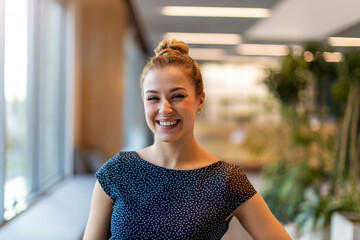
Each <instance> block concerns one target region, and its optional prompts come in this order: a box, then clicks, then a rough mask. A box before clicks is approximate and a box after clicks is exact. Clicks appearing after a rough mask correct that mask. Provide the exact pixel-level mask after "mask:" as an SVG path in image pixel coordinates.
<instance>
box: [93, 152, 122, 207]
mask: <svg viewBox="0 0 360 240" xmlns="http://www.w3.org/2000/svg"><path fill="white" fill-rule="evenodd" d="M117 160H118V155H115V156H114V157H112V158H111V159H109V160H108V161H107V162H106V163H105V164H104V165H103V166H102V167H101V168H100V169H99V170H98V171H97V172H96V173H95V177H96V179H97V180H98V182H99V183H100V185H101V187H102V189H103V190H104V192H105V193H106V194H107V195H108V196H109V197H110V198H111V200H112V201H113V202H115V200H116V198H115V195H114V190H113V189H114V187H113V185H114V174H115V172H116V171H115V170H116V162H117Z"/></svg>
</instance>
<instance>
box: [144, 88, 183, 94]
mask: <svg viewBox="0 0 360 240" xmlns="http://www.w3.org/2000/svg"><path fill="white" fill-rule="evenodd" d="M178 90H184V91H187V90H186V88H183V87H176V88H172V89H170V92H171V93H172V92H176V91H178ZM145 93H159V92H158V91H156V90H147V91H146V92H145Z"/></svg>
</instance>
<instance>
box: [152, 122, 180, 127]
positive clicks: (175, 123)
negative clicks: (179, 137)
mask: <svg viewBox="0 0 360 240" xmlns="http://www.w3.org/2000/svg"><path fill="white" fill-rule="evenodd" d="M179 122H180V120H171V121H156V123H157V124H159V126H161V127H162V128H166V129H171V128H174V127H176V126H177V125H178V123H179Z"/></svg>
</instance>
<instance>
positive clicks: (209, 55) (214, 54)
mask: <svg viewBox="0 0 360 240" xmlns="http://www.w3.org/2000/svg"><path fill="white" fill-rule="evenodd" d="M189 55H190V57H192V58H194V59H196V60H222V59H224V57H225V55H226V52H225V50H224V49H220V48H190V51H189Z"/></svg>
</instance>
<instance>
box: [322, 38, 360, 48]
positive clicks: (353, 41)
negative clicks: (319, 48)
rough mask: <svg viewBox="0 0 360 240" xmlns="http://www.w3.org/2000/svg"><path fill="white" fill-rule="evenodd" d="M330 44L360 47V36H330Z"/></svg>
mask: <svg viewBox="0 0 360 240" xmlns="http://www.w3.org/2000/svg"><path fill="white" fill-rule="evenodd" d="M328 41H329V44H330V45H331V46H337V47H360V38H349V37H329V38H328Z"/></svg>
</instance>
